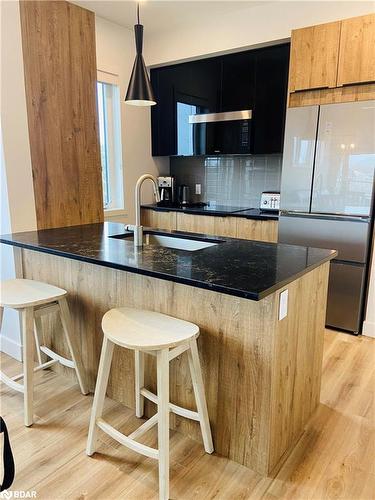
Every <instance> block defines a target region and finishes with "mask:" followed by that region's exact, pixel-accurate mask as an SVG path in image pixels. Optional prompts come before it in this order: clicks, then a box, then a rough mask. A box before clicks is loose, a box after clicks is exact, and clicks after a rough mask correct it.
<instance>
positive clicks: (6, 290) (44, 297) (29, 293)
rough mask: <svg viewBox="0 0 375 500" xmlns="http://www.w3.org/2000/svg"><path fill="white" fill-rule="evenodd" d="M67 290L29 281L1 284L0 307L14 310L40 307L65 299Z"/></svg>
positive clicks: (4, 282) (13, 280) (19, 280)
mask: <svg viewBox="0 0 375 500" xmlns="http://www.w3.org/2000/svg"><path fill="white" fill-rule="evenodd" d="M66 294H67V292H66V290H63V289H62V288H58V287H57V286H53V285H49V284H48V283H42V282H40V281H34V280H28V279H11V280H6V281H2V282H1V288H0V305H1V306H2V307H4V306H5V307H11V308H13V309H23V308H25V307H33V306H40V305H42V304H48V303H50V302H52V301H54V300H57V299H59V298H61V297H64V296H65V295H66Z"/></svg>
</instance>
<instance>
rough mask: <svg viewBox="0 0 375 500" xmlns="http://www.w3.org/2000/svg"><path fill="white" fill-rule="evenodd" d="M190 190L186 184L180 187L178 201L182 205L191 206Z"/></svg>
mask: <svg viewBox="0 0 375 500" xmlns="http://www.w3.org/2000/svg"><path fill="white" fill-rule="evenodd" d="M189 193H190V188H189V186H187V185H186V184H181V185H180V186H179V187H178V201H179V203H180V204H181V205H188V204H189Z"/></svg>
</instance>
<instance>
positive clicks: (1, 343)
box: [0, 334, 22, 361]
mask: <svg viewBox="0 0 375 500" xmlns="http://www.w3.org/2000/svg"><path fill="white" fill-rule="evenodd" d="M0 351H1V352H4V353H5V354H8V356H10V357H12V358H14V359H17V360H18V361H22V345H21V344H20V343H18V342H15V341H14V340H12V339H10V338H9V337H6V336H5V335H3V334H2V335H0Z"/></svg>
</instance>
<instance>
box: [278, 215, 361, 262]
mask: <svg viewBox="0 0 375 500" xmlns="http://www.w3.org/2000/svg"><path fill="white" fill-rule="evenodd" d="M369 230H370V224H369V222H367V221H365V220H364V221H362V220H360V219H359V220H358V221H348V220H345V219H340V220H337V219H324V218H322V217H317V216H315V217H314V216H307V217H305V216H291V215H281V217H280V219H279V242H280V243H289V244H291V245H302V246H307V247H317V248H330V249H332V250H337V251H338V256H337V257H336V259H339V260H349V261H354V262H359V263H365V262H366V258H367V249H368V238H369Z"/></svg>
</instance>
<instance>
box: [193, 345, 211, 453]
mask: <svg viewBox="0 0 375 500" xmlns="http://www.w3.org/2000/svg"><path fill="white" fill-rule="evenodd" d="M188 359H189V366H190V374H191V380H192V382H193V388H194V394H195V400H196V403H197V409H198V414H199V423H200V426H201V432H202V437H203V443H204V449H205V450H206V452H207V453H212V452H213V451H214V445H213V443H212V435H211V427H210V421H209V418H208V411H207V403H206V396H205V394H204V385H203V378H202V371H201V364H200V361H199V353H198V347H197V341H196V339H194V340H191V341H190V349H189V350H188Z"/></svg>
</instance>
